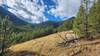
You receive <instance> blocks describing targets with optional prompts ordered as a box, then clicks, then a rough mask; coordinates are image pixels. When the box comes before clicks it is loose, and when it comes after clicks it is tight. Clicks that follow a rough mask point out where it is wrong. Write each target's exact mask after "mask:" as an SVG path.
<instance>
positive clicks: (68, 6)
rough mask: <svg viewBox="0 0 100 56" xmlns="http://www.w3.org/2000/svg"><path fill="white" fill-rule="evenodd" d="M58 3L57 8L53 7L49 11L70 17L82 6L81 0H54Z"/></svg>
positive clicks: (56, 14)
mask: <svg viewBox="0 0 100 56" xmlns="http://www.w3.org/2000/svg"><path fill="white" fill-rule="evenodd" d="M53 1H54V2H55V3H56V8H52V9H51V10H50V11H49V13H51V14H53V15H55V16H60V17H70V16H75V15H76V13H77V11H78V8H79V6H80V3H81V1H80V0H77V1H76V0H53Z"/></svg>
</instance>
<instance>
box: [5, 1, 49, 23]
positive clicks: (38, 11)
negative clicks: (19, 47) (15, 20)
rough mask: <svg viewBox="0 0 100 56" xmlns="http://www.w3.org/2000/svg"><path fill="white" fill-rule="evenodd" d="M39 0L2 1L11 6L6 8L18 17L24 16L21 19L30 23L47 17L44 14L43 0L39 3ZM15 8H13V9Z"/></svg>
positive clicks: (45, 19) (38, 21) (44, 19)
mask: <svg viewBox="0 0 100 56" xmlns="http://www.w3.org/2000/svg"><path fill="white" fill-rule="evenodd" d="M38 1H39V0H33V1H32V0H6V1H4V2H3V3H4V4H6V5H8V6H9V7H11V8H8V10H9V11H10V12H12V13H14V14H15V15H17V16H18V17H24V18H23V19H22V18H21V19H22V20H25V21H28V22H30V23H40V22H42V21H47V20H48V19H47V18H46V17H45V16H44V11H45V5H44V3H43V0H41V1H40V2H41V4H42V5H39V4H38ZM14 9H15V10H14Z"/></svg>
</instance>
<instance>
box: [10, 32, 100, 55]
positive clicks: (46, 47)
mask: <svg viewBox="0 0 100 56" xmlns="http://www.w3.org/2000/svg"><path fill="white" fill-rule="evenodd" d="M57 34H58V33H56V34H52V35H48V36H45V37H41V38H39V39H35V40H30V41H27V42H24V43H21V44H17V45H14V46H11V47H10V48H9V50H11V51H12V52H14V53H17V52H21V51H27V52H33V53H37V54H39V53H41V54H42V55H44V56H99V55H100V39H98V40H94V41H80V42H78V43H77V44H75V46H72V47H69V48H67V47H60V46H57V42H59V41H61V38H60V37H59V36H58V35H57ZM59 34H60V35H61V36H63V37H64V36H65V34H66V32H60V33H59ZM70 34H71V33H70ZM70 34H69V35H70ZM11 55H12V54H11ZM11 55H10V56H11ZM13 56H14V55H13ZM17 56H18V55H17ZM29 56H31V55H29ZM39 56H40V55H39Z"/></svg>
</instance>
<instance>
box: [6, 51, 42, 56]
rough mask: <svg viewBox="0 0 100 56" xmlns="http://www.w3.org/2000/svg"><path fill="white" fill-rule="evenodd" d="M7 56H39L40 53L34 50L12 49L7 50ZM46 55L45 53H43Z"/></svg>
mask: <svg viewBox="0 0 100 56" xmlns="http://www.w3.org/2000/svg"><path fill="white" fill-rule="evenodd" d="M5 56H39V54H38V53H36V52H32V51H18V52H13V51H12V50H7V51H6V52H5ZM41 56H44V55H41Z"/></svg>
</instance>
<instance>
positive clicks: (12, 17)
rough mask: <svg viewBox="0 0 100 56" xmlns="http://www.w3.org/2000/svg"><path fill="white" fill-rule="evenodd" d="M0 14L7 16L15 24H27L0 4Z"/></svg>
mask: <svg viewBox="0 0 100 56" xmlns="http://www.w3.org/2000/svg"><path fill="white" fill-rule="evenodd" d="M0 15H2V16H9V17H10V20H11V21H12V22H13V23H14V24H15V25H23V24H27V22H25V21H23V20H21V19H19V18H18V17H17V16H16V15H14V14H13V13H11V12H9V11H8V10H6V9H5V8H3V7H1V6H0Z"/></svg>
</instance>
